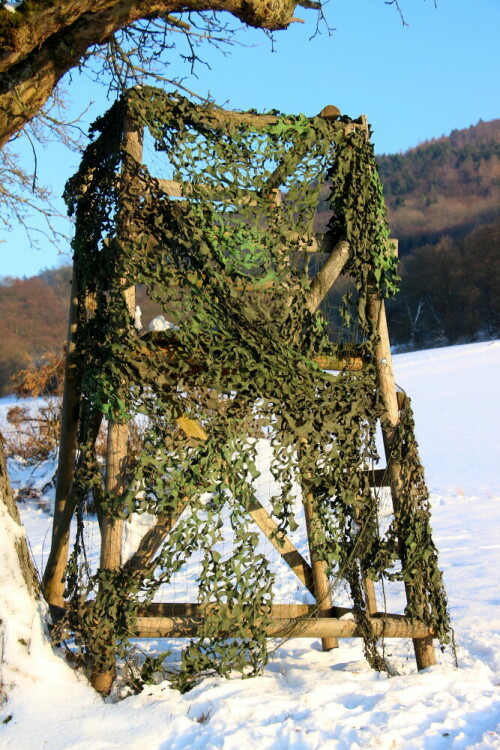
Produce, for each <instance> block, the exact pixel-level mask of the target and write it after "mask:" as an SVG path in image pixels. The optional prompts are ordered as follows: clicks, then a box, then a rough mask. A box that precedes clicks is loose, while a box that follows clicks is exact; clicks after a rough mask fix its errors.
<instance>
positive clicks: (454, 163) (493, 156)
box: [378, 119, 500, 254]
mask: <svg viewBox="0 0 500 750" xmlns="http://www.w3.org/2000/svg"><path fill="white" fill-rule="evenodd" d="M378 163H379V171H380V177H381V180H382V184H383V185H384V194H385V197H386V201H387V204H388V208H389V222H390V225H391V229H392V232H393V236H394V237H398V239H399V240H400V251H401V252H402V253H403V254H404V252H406V251H407V250H410V249H411V248H413V247H415V246H418V245H422V244H425V243H429V242H436V241H437V240H438V239H439V237H441V236H442V235H449V236H451V237H457V236H462V235H464V234H466V233H467V232H468V231H471V230H472V229H473V228H475V227H476V226H479V225H482V224H488V223H490V222H493V221H494V220H495V219H496V218H498V215H499V213H498V209H499V197H500V119H499V120H492V121H491V122H481V121H480V122H479V123H478V124H477V125H473V126H471V127H470V128H466V129H464V130H454V131H453V132H452V133H451V134H450V135H449V136H446V137H444V136H443V137H442V138H437V139H435V140H432V141H427V142H425V143H422V144H421V145H419V146H417V147H415V148H412V149H410V150H409V151H406V152H405V153H403V154H391V155H383V156H379V157H378Z"/></svg>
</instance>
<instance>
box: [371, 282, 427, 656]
mask: <svg viewBox="0 0 500 750" xmlns="http://www.w3.org/2000/svg"><path fill="white" fill-rule="evenodd" d="M367 314H368V316H369V318H370V320H371V321H372V324H373V325H374V326H375V329H376V330H377V332H378V341H377V344H376V346H375V366H376V372H377V387H378V390H379V392H380V395H381V398H382V403H383V405H384V412H385V415H384V417H385V418H384V419H383V420H382V425H381V426H382V437H383V441H384V448H385V453H386V457H387V474H388V477H389V483H390V487H391V495H392V502H393V505H394V510H396V511H397V509H398V507H400V506H401V505H402V504H403V503H405V502H407V499H406V498H405V497H404V492H403V487H402V483H401V466H400V464H399V463H398V462H397V461H395V460H394V459H390V456H391V451H392V446H393V444H394V440H395V439H396V434H397V426H398V424H399V402H398V394H397V389H396V382H395V379H394V369H393V365H392V356H391V347H390V341H389V330H388V327H387V318H386V314H385V305H384V301H383V300H382V299H381V298H380V296H379V295H378V293H377V292H376V291H375V290H372V291H371V292H369V293H368V298H367ZM399 543H400V547H401V549H403V548H404V540H402V539H401V540H399ZM405 589H406V595H407V598H408V599H409V598H411V585H410V584H408V583H406V584H405ZM412 637H413V647H414V651H415V659H416V662H417V667H418V669H425V667H429V666H431V665H433V664H435V663H436V654H435V651H434V646H433V644H432V636H429V634H425V635H423V636H416V635H414V636H412Z"/></svg>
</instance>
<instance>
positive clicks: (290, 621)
mask: <svg viewBox="0 0 500 750" xmlns="http://www.w3.org/2000/svg"><path fill="white" fill-rule="evenodd" d="M327 110H328V108H325V110H323V112H326V111H327ZM221 112H223V110H221ZM226 114H227V116H228V117H233V116H237V117H238V118H239V119H240V120H241V118H242V117H243V115H235V113H226ZM219 116H222V115H219ZM325 116H327V115H325ZM245 117H247V118H249V117H251V118H252V119H251V121H252V124H254V125H255V127H256V128H258V127H259V126H262V125H266V124H268V121H269V118H268V117H267V116H264V117H262V116H253V115H252V116H250V115H245ZM346 127H361V128H363V129H365V130H366V131H367V125H366V119H365V118H362V119H361V122H360V124H354V125H353V124H350V125H348V126H346ZM367 132H368V131H367ZM123 146H124V149H125V150H126V151H127V152H128V154H129V155H130V156H131V157H133V159H135V161H136V162H140V161H141V160H142V131H141V129H140V128H138V127H137V126H136V125H135V124H134V123H133V122H132V121H131V120H130V119H127V121H126V123H125V128H124V139H123ZM278 171H279V170H277V171H276V174H274V175H273V176H272V178H271V181H272V180H273V179H274V182H276V184H277V185H279V184H280V182H281V181H282V179H283V175H282V174H278ZM122 179H123V181H124V182H126V181H127V179H129V178H128V175H127V173H126V172H125V171H123V172H122ZM158 189H159V190H160V191H163V192H164V193H165V194H167V195H170V196H188V195H189V188H188V187H187V186H183V185H180V184H179V183H175V182H173V181H165V180H163V181H162V180H158ZM222 196H223V191H221V197H222ZM222 199H223V197H222ZM249 200H251V198H249ZM125 230H126V228H123V231H125ZM303 245H304V248H305V249H307V250H309V251H311V252H317V251H323V252H324V251H327V252H329V255H328V257H327V259H326V261H325V263H324V265H323V267H322V268H321V269H320V270H319V272H318V273H317V275H316V277H315V278H314V279H313V281H312V283H311V287H310V290H309V292H308V293H307V301H306V302H307V306H308V308H309V310H310V311H311V312H314V311H315V310H316V309H317V308H318V306H319V305H320V304H321V302H322V300H323V299H324V298H325V297H326V295H327V294H328V291H329V290H330V288H331V287H332V285H333V283H334V282H335V281H336V279H337V278H338V277H339V275H340V274H341V273H342V270H343V268H344V267H345V264H346V263H347V261H348V259H349V255H350V247H349V243H348V242H347V241H346V240H345V239H342V240H340V241H339V242H338V243H337V244H336V245H335V246H332V244H331V243H330V244H329V242H328V239H321V238H319V239H318V238H317V237H308V238H305V239H304V241H303ZM248 289H251V287H250V286H249V287H248ZM248 289H247V287H245V289H243V288H242V291H248ZM78 293H79V291H78V279H77V278H76V277H74V279H73V289H72V302H71V311H70V322H69V329H68V348H67V364H66V379H65V390H64V397H63V413H62V427H61V447H60V455H59V470H58V481H57V489H56V504H55V513H54V526H53V536H52V546H51V552H50V555H49V560H48V564H47V568H46V570H45V573H44V579H43V584H44V592H45V596H46V598H47V600H48V602H49V603H50V604H51V605H53V606H54V607H55V608H63V607H64V606H65V603H64V599H63V585H62V582H61V581H62V576H63V572H64V568H65V566H66V561H67V555H68V539H69V527H70V522H71V517H72V514H73V508H72V507H71V506H70V503H69V502H68V496H69V494H70V485H71V480H72V475H73V470H74V464H75V454H76V433H77V425H78V415H79V400H80V393H79V388H78V382H77V379H76V377H75V373H74V366H73V347H74V344H73V337H74V333H75V326H76V305H77V297H78ZM124 295H125V297H126V300H127V304H128V305H129V309H130V310H131V312H132V314H133V310H134V307H135V293H134V289H125V288H124ZM367 310H368V315H369V316H370V317H371V319H372V321H374V323H375V324H376V326H377V330H378V332H379V343H378V345H377V349H376V363H375V364H376V370H377V384H378V388H379V390H380V393H381V397H382V400H383V404H384V410H385V417H386V419H385V422H384V427H383V438H384V446H385V449H386V455H387V456H389V455H390V451H391V446H392V443H393V440H394V436H395V431H396V428H397V425H398V422H399V404H398V396H397V392H396V386H395V382H394V375H393V368H392V361H391V355H390V344H389V335H388V331H387V323H386V318H385V309H384V303H383V300H381V299H380V297H378V296H377V294H376V293H375V291H372V292H371V293H370V294H369V297H368V307H367ZM152 336H154V340H155V344H156V345H158V346H160V347H161V348H162V350H163V351H164V354H165V361H166V362H168V361H169V360H170V361H171V360H173V359H176V358H177V357H178V356H179V350H178V348H176V341H175V334H174V335H172V334H169V335H168V336H156V335H155V334H152ZM144 350H145V352H147V351H148V347H147V342H146V341H145V347H144ZM188 361H189V363H190V365H191V371H192V373H193V374H195V373H196V372H197V371H199V370H200V369H201V368H202V367H203V365H202V363H201V362H199V361H197V360H195V359H192V360H188ZM316 362H317V364H318V365H319V366H321V367H323V368H325V369H343V368H348V369H354V370H356V369H358V370H359V369H361V368H362V367H363V361H362V359H361V358H360V357H357V356H356V355H354V356H353V357H344V358H340V359H339V358H333V357H332V358H329V357H322V358H320V357H318V358H317V359H316ZM126 444H127V427H126V425H124V424H120V423H119V422H115V421H113V420H110V422H109V430H108V448H107V458H106V478H105V484H106V491H107V492H109V493H113V494H115V495H117V496H119V495H120V494H121V493H122V492H123V490H124V482H125V478H124V471H125V468H124V467H125V462H126V450H127V449H126ZM373 481H374V484H375V485H377V486H380V485H381V484H385V483H387V484H388V485H389V486H390V488H391V494H392V498H393V503H394V505H395V507H397V506H398V504H401V503H403V502H404V497H402V493H401V487H400V467H398V465H397V464H396V463H395V462H389V463H388V466H387V469H386V470H378V471H376V472H374V473H373ZM188 503H189V498H184V499H183V500H182V501H181V502H180V504H179V507H178V510H177V512H176V513H174V514H173V515H171V516H169V517H167V516H165V515H161V514H160V516H158V519H157V522H156V525H155V526H154V527H153V528H152V529H150V530H149V531H148V532H147V533H146V534H145V536H144V537H143V539H142V540H141V543H140V546H139V549H138V550H137V551H136V552H135V554H134V555H133V556H132V558H131V559H130V560H129V561H128V562H127V563H125V565H124V567H125V568H132V569H143V570H144V569H147V568H148V566H151V565H153V560H154V557H155V553H156V551H157V550H158V548H159V547H160V546H161V544H162V543H163V542H164V540H165V538H166V537H167V535H168V534H169V533H170V531H171V530H172V528H173V526H174V524H175V523H176V521H177V519H178V518H179V516H180V515H181V513H182V511H183V510H184V508H185V507H186V506H187V505H188ZM249 513H250V516H251V517H252V519H253V520H254V522H255V523H256V524H257V526H258V527H259V528H260V530H261V531H262V532H263V533H264V534H265V536H266V537H267V539H268V540H269V541H270V542H271V544H272V545H273V546H274V547H275V548H276V549H277V550H278V552H279V553H280V555H281V557H282V558H283V560H284V562H285V563H286V564H287V565H288V566H289V567H290V569H291V570H292V571H293V572H294V574H295V575H296V576H297V578H298V579H299V580H300V581H301V583H302V584H303V585H304V586H305V587H306V589H307V590H308V591H309V592H310V593H311V594H313V596H314V597H315V599H316V605H314V606H313V607H311V606H307V605H275V606H274V607H272V610H271V617H272V620H271V625H270V626H269V628H268V635H269V637H273V638H284V637H286V638H288V637H304V638H311V637H320V638H321V640H322V645H323V649H324V650H328V649H330V648H334V647H336V646H337V645H338V640H337V639H338V638H345V637H359V636H361V635H362V633H361V630H360V628H359V627H358V625H357V624H356V623H355V622H354V620H352V619H345V618H346V616H349V615H350V613H351V610H350V609H347V608H340V607H336V606H334V603H333V601H332V597H331V591H330V583H329V580H328V576H327V572H326V564H325V562H324V561H322V560H321V559H319V558H318V557H317V554H316V550H315V546H314V531H313V527H314V523H315V518H314V497H313V496H312V494H311V493H307V491H306V493H305V516H306V525H307V534H308V539H309V547H310V556H311V563H309V562H308V561H307V560H305V559H304V557H303V556H302V555H301V554H300V553H299V551H298V550H297V549H296V548H295V546H294V545H293V544H292V542H291V541H290V540H289V539H288V538H287V537H285V538H284V539H282V540H281V542H279V543H278V542H277V540H276V536H275V534H274V532H275V531H276V529H277V525H276V522H275V521H274V520H273V519H272V517H271V516H270V515H269V514H268V513H267V511H266V510H265V508H264V507H263V506H262V505H260V503H257V502H255V503H254V504H253V505H252V506H251V507H250V508H249ZM121 537H122V525H121V522H119V521H117V520H116V519H113V518H110V517H104V518H103V519H102V520H101V558H100V566H101V569H108V570H111V569H115V568H117V567H118V566H120V565H121ZM364 586H365V593H366V596H367V604H368V614H369V620H368V622H369V625H370V628H371V631H372V635H373V636H375V637H391V638H392V637H398V638H410V637H411V638H413V643H414V648H415V655H416V661H417V666H418V668H419V669H422V668H424V667H427V666H429V665H431V664H434V663H435V654H434V648H433V645H432V638H433V633H432V631H430V630H429V628H428V627H427V626H426V625H424V624H423V623H422V622H420V621H418V620H409V619H407V618H404V617H403V616H401V615H394V614H386V613H378V612H377V604H376V599H375V592H374V587H373V582H372V581H371V580H370V579H368V578H367V577H365V580H364ZM409 593H410V592H409V590H408V587H407V594H409ZM202 617H203V612H202V610H201V609H200V607H199V606H198V605H196V604H182V605H180V604H168V603H167V604H161V605H158V604H153V605H150V606H149V607H148V608H146V609H145V610H142V611H141V612H140V614H139V617H138V619H137V624H136V633H135V635H136V636H137V637H170V638H172V637H181V638H187V637H192V636H193V635H196V632H197V630H198V628H199V626H200V623H201V622H202ZM112 679H113V674H112V673H111V672H108V673H106V674H96V675H94V676H93V684H94V686H95V687H96V689H98V690H99V691H100V692H107V691H108V690H109V688H110V686H111V682H112Z"/></svg>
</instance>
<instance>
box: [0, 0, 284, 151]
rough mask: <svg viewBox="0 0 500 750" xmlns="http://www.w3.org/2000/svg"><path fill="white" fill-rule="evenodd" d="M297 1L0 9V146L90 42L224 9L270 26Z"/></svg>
mask: <svg viewBox="0 0 500 750" xmlns="http://www.w3.org/2000/svg"><path fill="white" fill-rule="evenodd" d="M296 5H297V0H273V2H272V3H271V2H269V0H184V1H182V0H78V2H75V1H74V0H64V1H63V2H54V3H40V4H39V8H37V6H36V5H35V2H33V0H32V2H31V3H30V6H29V8H28V9H25V10H22V7H23V6H20V9H19V10H16V11H14V12H10V11H8V10H6V9H5V8H3V7H2V8H0V50H1V52H0V148H1V147H2V146H4V145H5V143H6V142H7V141H8V140H9V139H10V138H12V136H13V135H15V134H16V133H17V132H18V131H19V130H21V129H22V128H23V127H24V125H26V123H27V122H29V121H30V120H31V119H32V118H33V117H34V116H35V115H36V114H37V113H38V112H39V111H40V109H41V108H42V107H43V106H44V104H45V102H46V101H47V100H48V98H49V97H50V95H51V93H52V91H53V89H54V87H55V86H56V85H57V83H58V82H59V80H60V79H61V78H62V77H63V76H64V74H65V73H67V72H68V71H69V70H71V68H73V67H75V66H76V65H78V63H79V62H80V60H81V59H82V58H83V57H84V56H85V55H86V54H88V52H89V51H90V52H91V51H92V48H93V47H95V46H96V45H97V46H99V45H103V44H105V43H106V42H107V41H108V39H109V38H110V37H111V36H112V35H113V34H114V33H115V32H116V31H119V30H120V29H123V28H125V27H126V26H130V25H131V24H133V23H135V22H137V21H139V20H141V19H143V20H152V19H155V18H165V19H166V22H167V23H168V18H167V17H168V15H169V14H171V13H186V12H203V11H225V12H229V13H231V14H232V15H233V16H235V17H236V18H238V19H239V20H241V21H243V23H245V24H246V25H248V26H255V27H257V28H263V29H269V30H276V29H284V28H286V27H287V26H288V25H289V24H290V23H291V21H292V20H293V12H294V10H295V6H296Z"/></svg>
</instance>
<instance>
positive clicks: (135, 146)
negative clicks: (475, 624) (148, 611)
mask: <svg viewBox="0 0 500 750" xmlns="http://www.w3.org/2000/svg"><path fill="white" fill-rule="evenodd" d="M123 148H124V150H125V151H126V152H127V153H128V154H129V155H130V156H132V157H133V158H134V159H135V161H136V162H138V163H140V162H141V161H142V129H141V128H139V127H138V126H137V125H136V124H135V123H134V122H133V121H132V120H131V118H130V117H129V116H126V118H125V123H124V129H123ZM121 179H122V184H126V182H127V180H128V179H129V175H128V174H127V172H126V170H125V169H122V175H121ZM126 231H127V228H126V227H125V226H120V227H119V230H118V234H119V235H121V236H122V237H123V236H124V235H125V233H126ZM123 294H124V297H125V302H126V304H127V307H128V311H129V313H130V316H131V317H133V315H134V311H135V286H132V287H129V288H128V289H126V288H124V290H123ZM127 440H128V425H127V424H126V423H122V422H120V421H118V420H114V419H110V420H109V422H108V439H107V445H106V476H105V488H106V493H109V494H111V495H114V496H115V497H119V496H120V495H122V494H123V492H124V490H125V487H126V483H127V472H126V464H127ZM122 537H123V521H122V520H120V519H118V518H113V517H112V516H110V515H105V516H104V517H103V519H102V527H101V557H100V569H101V570H116V569H117V568H119V567H120V566H121V562H122V559H121V558H122ZM114 676H115V664H114V657H113V661H112V662H111V661H110V663H109V665H107V666H106V667H105V668H103V669H102V671H94V672H93V673H92V677H91V683H92V686H93V687H94V688H95V690H97V691H98V692H99V693H102V694H107V693H109V691H110V689H111V685H112V684H113V680H114Z"/></svg>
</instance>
